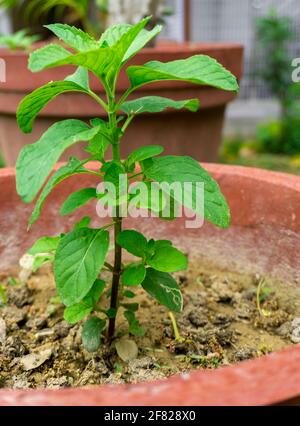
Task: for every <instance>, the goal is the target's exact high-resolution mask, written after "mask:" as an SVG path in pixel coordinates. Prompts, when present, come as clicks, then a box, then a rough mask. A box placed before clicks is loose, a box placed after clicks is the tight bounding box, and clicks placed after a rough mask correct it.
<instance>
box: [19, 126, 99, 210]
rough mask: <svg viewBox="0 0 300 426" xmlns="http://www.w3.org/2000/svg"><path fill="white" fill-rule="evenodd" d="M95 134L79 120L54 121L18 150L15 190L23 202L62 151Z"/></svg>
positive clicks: (40, 183)
mask: <svg viewBox="0 0 300 426" xmlns="http://www.w3.org/2000/svg"><path fill="white" fill-rule="evenodd" d="M96 133H97V128H92V129H91V128H90V127H89V126H88V125H87V124H86V123H84V122H83V121H80V120H63V121H59V122H58V123H55V124H53V125H52V126H51V127H49V129H48V130H47V131H46V132H45V133H44V134H43V136H42V137H41V139H40V140H39V141H38V142H36V143H34V144H31V145H26V146H25V147H24V148H23V149H22V150H21V152H20V154H19V157H18V160H17V165H16V170H17V191H18V194H19V195H20V196H21V197H22V200H23V201H24V202H25V203H29V202H31V201H32V200H33V199H34V198H35V197H36V195H37V194H38V192H39V190H40V189H41V187H42V186H43V184H44V182H45V180H46V179H47V177H48V175H49V174H50V172H51V170H52V168H53V167H54V166H55V164H56V162H57V160H58V159H59V158H60V156H61V155H62V154H63V152H64V151H65V150H66V149H67V148H69V147H70V146H72V145H74V144H75V143H77V142H81V141H88V140H90V139H92V138H93V137H94V136H95V134H96Z"/></svg>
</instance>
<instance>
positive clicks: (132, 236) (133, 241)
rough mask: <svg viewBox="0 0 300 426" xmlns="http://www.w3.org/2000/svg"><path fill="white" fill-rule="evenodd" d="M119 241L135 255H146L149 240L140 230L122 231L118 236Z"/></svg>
mask: <svg viewBox="0 0 300 426" xmlns="http://www.w3.org/2000/svg"><path fill="white" fill-rule="evenodd" d="M117 243H118V245H119V246H121V247H122V248H124V249H125V250H127V251H128V252H129V253H131V254H133V255H134V256H137V257H144V255H145V250H146V248H147V240H146V238H145V237H144V235H143V234H141V233H140V232H137V231H131V230H126V231H123V232H120V233H119V234H118V237H117Z"/></svg>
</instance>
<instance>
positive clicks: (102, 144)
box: [85, 118, 112, 162]
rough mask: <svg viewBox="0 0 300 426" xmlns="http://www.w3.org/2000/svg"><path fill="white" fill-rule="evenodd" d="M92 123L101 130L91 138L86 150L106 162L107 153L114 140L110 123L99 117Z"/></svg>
mask: <svg viewBox="0 0 300 426" xmlns="http://www.w3.org/2000/svg"><path fill="white" fill-rule="evenodd" d="M91 124H92V126H95V127H97V128H98V129H99V132H98V133H97V134H96V135H95V136H94V137H93V139H91V140H90V142H89V144H88V146H87V148H86V149H85V150H86V151H87V152H89V153H90V154H92V156H93V157H94V158H95V159H96V160H99V161H101V162H104V157H105V153H106V151H107V149H108V148H109V145H110V143H111V141H112V136H111V130H110V127H109V124H108V123H107V122H106V121H103V120H101V119H98V118H97V119H93V120H91Z"/></svg>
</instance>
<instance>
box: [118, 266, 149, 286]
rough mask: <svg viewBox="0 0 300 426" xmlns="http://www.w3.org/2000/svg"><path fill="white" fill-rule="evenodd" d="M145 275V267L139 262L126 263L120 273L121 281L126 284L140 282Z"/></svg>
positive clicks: (133, 284) (132, 284) (130, 284)
mask: <svg viewBox="0 0 300 426" xmlns="http://www.w3.org/2000/svg"><path fill="white" fill-rule="evenodd" d="M145 276H146V268H145V266H144V265H143V264H141V263H132V264H131V265H128V266H127V267H126V268H125V270H124V271H123V274H122V283H123V284H124V285H128V286H136V285H139V284H141V283H142V282H143V281H144V279H145Z"/></svg>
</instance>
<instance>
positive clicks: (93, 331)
mask: <svg viewBox="0 0 300 426" xmlns="http://www.w3.org/2000/svg"><path fill="white" fill-rule="evenodd" d="M105 326H106V321H104V320H102V319H100V318H98V317H92V318H90V319H88V320H87V321H86V322H85V323H84V325H83V329H82V343H83V346H84V348H85V349H86V350H87V351H88V352H96V351H97V350H98V349H99V347H100V345H101V333H102V331H103V329H104V328H105Z"/></svg>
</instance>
